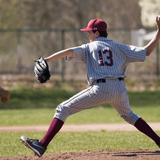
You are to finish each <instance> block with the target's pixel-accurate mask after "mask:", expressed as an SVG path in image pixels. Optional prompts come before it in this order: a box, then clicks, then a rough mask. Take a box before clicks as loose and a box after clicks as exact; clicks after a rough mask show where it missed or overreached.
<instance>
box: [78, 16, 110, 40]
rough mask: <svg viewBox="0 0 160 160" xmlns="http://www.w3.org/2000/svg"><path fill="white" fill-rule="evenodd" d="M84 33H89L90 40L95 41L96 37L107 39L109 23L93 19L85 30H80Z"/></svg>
mask: <svg viewBox="0 0 160 160" xmlns="http://www.w3.org/2000/svg"><path fill="white" fill-rule="evenodd" d="M80 30H81V31H82V32H88V33H89V39H90V40H91V41H93V40H94V39H95V38H96V37H99V36H100V37H107V36H108V34H107V23H106V22H105V21H104V20H102V19H99V18H96V19H91V20H90V21H89V22H88V24H87V26H86V27H85V28H82V29H80Z"/></svg>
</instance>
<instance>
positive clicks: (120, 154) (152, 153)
mask: <svg viewBox="0 0 160 160" xmlns="http://www.w3.org/2000/svg"><path fill="white" fill-rule="evenodd" d="M143 155H145V156H146V155H148V156H160V151H138V152H118V153H113V154H112V156H116V157H135V156H143Z"/></svg>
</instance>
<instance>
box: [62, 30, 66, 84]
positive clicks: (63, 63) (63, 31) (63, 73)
mask: <svg viewBox="0 0 160 160" xmlns="http://www.w3.org/2000/svg"><path fill="white" fill-rule="evenodd" d="M64 48H65V30H64V29H62V30H61V49H62V50H63V49H64ZM61 65H62V67H61V81H62V82H64V81H65V66H66V64H65V60H64V59H63V60H62V61H61Z"/></svg>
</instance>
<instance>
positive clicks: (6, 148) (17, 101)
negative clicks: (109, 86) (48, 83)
mask: <svg viewBox="0 0 160 160" xmlns="http://www.w3.org/2000/svg"><path fill="white" fill-rule="evenodd" d="M74 93H75V92H73V91H66V90H58V89H53V90H52V89H32V90H31V89H24V88H20V89H15V90H12V99H11V101H10V102H9V103H7V104H2V103H1V104H0V126H6V125H8V126H11V125H41V124H46V125H49V123H50V120H51V119H52V117H53V115H54V110H55V107H56V106H57V105H58V104H59V103H60V102H62V101H64V100H65V99H67V98H69V97H71V96H72V95H73V94H74ZM129 97H130V103H131V104H132V108H133V110H134V111H135V112H136V113H138V114H139V115H141V116H142V117H144V119H146V120H147V121H149V122H159V121H160V112H159V111H160V98H159V97H160V91H155V92H149V91H145V92H129ZM115 122H116V123H118V122H123V120H122V119H121V118H120V117H119V115H118V114H117V112H116V111H115V110H114V109H113V108H112V107H110V106H98V107H97V108H93V109H90V110H85V111H82V112H80V113H77V114H75V115H73V116H71V117H69V118H68V120H67V122H66V123H68V124H86V123H115ZM20 135H27V136H31V137H32V138H40V137H41V136H42V135H43V133H42V132H41V133H29V132H27V133H20V132H12V133H9V132H7V133H3V132H2V133H0V137H1V138H0V156H2V157H3V156H5V157H6V156H19V155H31V154H32V153H31V152H30V151H29V150H27V149H25V147H23V146H22V145H21V143H20V142H19V137H20ZM102 149H104V150H107V151H120V150H125V151H126V150H132V151H133V150H140V149H142V150H145V149H147V150H156V149H158V148H157V146H156V145H154V143H153V142H152V141H150V140H149V139H148V138H147V137H146V136H144V135H142V134H140V133H139V132H104V131H101V132H85V133H63V134H62V133H60V134H59V135H58V136H57V137H56V138H55V140H54V141H52V143H51V145H50V146H49V148H48V151H47V152H48V153H51V152H72V151H73V152H74V151H86V150H102Z"/></svg>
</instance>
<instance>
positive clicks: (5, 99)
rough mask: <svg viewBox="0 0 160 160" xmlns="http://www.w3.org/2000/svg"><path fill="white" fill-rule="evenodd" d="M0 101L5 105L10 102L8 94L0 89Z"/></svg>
mask: <svg viewBox="0 0 160 160" xmlns="http://www.w3.org/2000/svg"><path fill="white" fill-rule="evenodd" d="M0 100H1V102H3V103H6V102H8V101H9V100H10V92H9V91H7V90H5V89H3V88H1V87H0Z"/></svg>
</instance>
